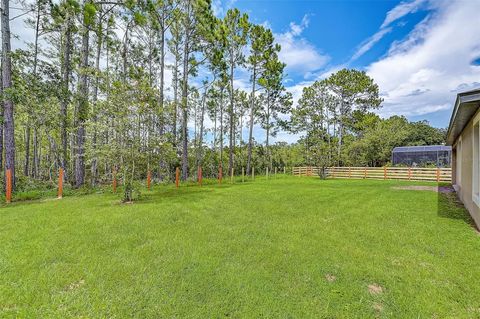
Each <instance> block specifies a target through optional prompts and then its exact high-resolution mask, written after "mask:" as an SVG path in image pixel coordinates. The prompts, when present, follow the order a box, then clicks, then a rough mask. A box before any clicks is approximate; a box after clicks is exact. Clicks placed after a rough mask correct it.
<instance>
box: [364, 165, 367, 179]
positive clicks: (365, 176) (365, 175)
mask: <svg viewBox="0 0 480 319" xmlns="http://www.w3.org/2000/svg"><path fill="white" fill-rule="evenodd" d="M363 178H364V179H367V168H366V167H365V172H364V177H363Z"/></svg>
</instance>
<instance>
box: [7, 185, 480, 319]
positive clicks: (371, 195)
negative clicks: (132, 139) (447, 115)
mask: <svg viewBox="0 0 480 319" xmlns="http://www.w3.org/2000/svg"><path fill="white" fill-rule="evenodd" d="M406 185H418V186H422V185H435V184H428V183H408V182H398V181H371V180H324V181H322V180H319V179H317V178H294V177H283V178H277V179H270V180H261V179H260V180H256V181H255V182H247V183H244V184H241V183H236V184H234V185H229V184H223V185H222V186H219V185H213V184H211V185H205V186H204V187H202V188H200V187H197V186H189V187H186V186H183V187H181V188H180V189H178V190H177V189H175V188H174V187H173V186H157V187H155V188H153V189H152V191H150V192H147V191H144V192H143V194H142V198H141V200H140V201H138V202H135V203H133V204H120V201H119V195H115V194H108V193H105V194H94V195H85V196H71V197H66V198H64V199H62V200H44V201H36V202H29V203H18V204H15V203H14V204H12V205H10V206H8V207H2V208H0V317H2V318H3V317H5V318H8V317H20V318H34V317H37V318H70V317H75V318H80V317H81V318H103V317H105V318H131V317H136V318H160V317H163V318H170V317H197V318H219V317H233V318H245V317H250V318H252V317H282V318H286V317H289V318H290V317H296V318H308V317H311V318H326V317H328V318H352V317H357V318H360V317H385V318H390V317H391V318H394V317H396V318H413V317H415V318H417V317H419V318H432V317H433V318H479V317H480V284H479V283H480V281H479V280H480V279H479V278H480V236H479V235H478V233H477V232H476V230H475V229H474V228H473V227H472V226H471V221H470V219H469V217H468V214H467V212H466V211H465V210H464V209H463V207H462V206H461V205H459V204H458V202H456V200H455V196H454V195H453V196H452V194H442V193H437V192H433V191H428V190H409V189H402V187H400V188H398V186H406ZM403 188H404V187H403Z"/></svg>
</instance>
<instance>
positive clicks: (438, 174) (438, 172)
mask: <svg viewBox="0 0 480 319" xmlns="http://www.w3.org/2000/svg"><path fill="white" fill-rule="evenodd" d="M438 182H440V168H438V167H437V183H438Z"/></svg>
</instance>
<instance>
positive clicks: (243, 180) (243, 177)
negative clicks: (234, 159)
mask: <svg viewBox="0 0 480 319" xmlns="http://www.w3.org/2000/svg"><path fill="white" fill-rule="evenodd" d="M242 183H245V169H244V168H243V167H242Z"/></svg>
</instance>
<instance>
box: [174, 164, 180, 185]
mask: <svg viewBox="0 0 480 319" xmlns="http://www.w3.org/2000/svg"><path fill="white" fill-rule="evenodd" d="M179 186H180V168H179V167H177V168H176V169H175V187H176V188H178V187H179Z"/></svg>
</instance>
